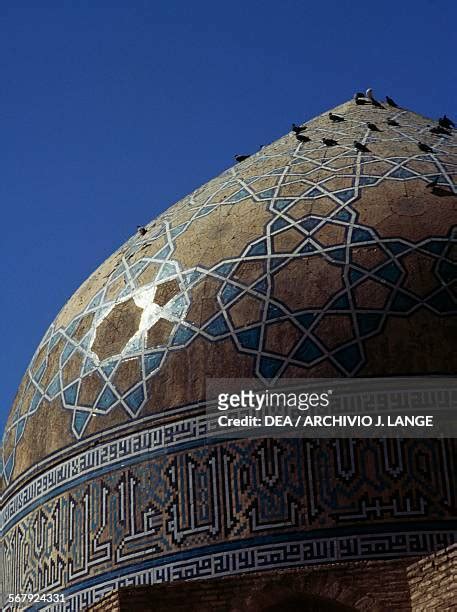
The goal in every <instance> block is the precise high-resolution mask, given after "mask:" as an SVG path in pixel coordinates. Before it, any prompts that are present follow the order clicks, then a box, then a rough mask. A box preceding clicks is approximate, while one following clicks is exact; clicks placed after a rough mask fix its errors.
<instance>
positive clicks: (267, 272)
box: [3, 101, 457, 582]
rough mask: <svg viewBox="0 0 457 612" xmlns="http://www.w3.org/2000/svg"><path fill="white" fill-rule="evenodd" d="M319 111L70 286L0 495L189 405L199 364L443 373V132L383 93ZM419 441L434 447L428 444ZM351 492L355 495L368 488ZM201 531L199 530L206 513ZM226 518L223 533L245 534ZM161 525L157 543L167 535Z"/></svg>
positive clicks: (448, 227) (456, 164) (214, 373)
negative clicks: (391, 103)
mask: <svg viewBox="0 0 457 612" xmlns="http://www.w3.org/2000/svg"><path fill="white" fill-rule="evenodd" d="M333 112H334V113H337V114H338V115H341V116H342V117H343V118H344V121H332V120H331V119H330V118H329V116H328V113H325V114H323V115H321V116H320V117H317V118H316V119H313V120H311V121H309V122H308V123H307V124H306V130H305V131H304V132H303V134H304V135H306V136H307V137H308V138H309V141H304V140H298V139H297V137H296V135H295V134H294V133H293V132H292V133H289V134H287V135H286V136H284V137H283V138H280V139H279V140H277V141H276V142H274V143H272V144H271V145H269V146H266V147H263V148H262V149H261V150H260V151H259V152H258V153H256V154H255V155H253V156H251V157H249V158H248V159H247V160H245V161H243V162H241V163H239V164H237V165H235V166H234V167H232V168H230V169H229V170H227V171H225V172H224V173H222V174H221V175H220V176H218V177H217V178H215V179H213V180H212V181H210V182H209V183H207V184H206V185H204V186H203V187H201V188H200V189H198V190H196V191H195V192H194V193H192V194H191V195H189V196H187V197H185V198H184V199H183V200H181V201H179V202H178V203H177V204H175V205H174V206H172V207H171V208H169V209H168V210H167V211H166V212H164V213H163V214H162V215H161V216H160V217H159V218H158V219H156V220H155V221H153V222H151V223H150V224H149V225H148V226H146V228H145V229H146V230H147V231H146V232H145V233H144V234H143V235H141V234H140V233H138V234H136V235H135V236H133V237H132V238H131V239H130V240H129V241H128V242H127V243H126V244H125V245H123V246H122V247H121V248H120V249H119V250H118V251H117V252H116V253H114V254H113V255H112V256H111V257H110V258H109V259H108V260H107V261H106V262H105V263H103V264H102V265H101V266H100V268H99V269H98V270H97V271H96V272H95V273H94V274H93V275H92V276H91V277H90V278H89V279H88V280H87V281H86V282H85V283H84V284H83V285H82V286H81V287H80V289H79V290H78V291H77V292H76V293H75V294H74V296H73V297H72V298H71V299H70V300H69V302H68V303H67V304H66V305H65V307H64V308H63V309H62V311H61V312H60V313H59V314H58V316H57V318H56V319H55V321H54V322H53V324H52V325H51V327H50V328H49V330H48V331H47V332H46V334H45V336H44V338H43V340H42V342H41V343H40V345H39V347H38V348H37V350H36V353H35V355H34V357H33V359H32V362H31V364H30V366H29V368H28V370H27V372H26V373H25V375H24V378H23V380H22V383H21V385H20V388H19V391H18V394H17V397H16V400H15V402H14V405H13V408H12V410H11V413H10V416H9V419H8V423H7V426H6V430H5V436H4V441H3V460H4V472H5V481H6V486H7V491H6V499H7V501H8V500H9V499H13V498H14V495H19V492H20V491H21V490H22V489H23V488H24V487H25V486H26V483H28V482H32V481H33V479H34V478H35V479H36V478H38V477H39V475H40V474H43V473H45V472H46V471H49V470H52V469H54V467H55V466H59V465H63V463H64V462H65V461H67V460H70V459H71V458H72V457H74V456H80V455H81V453H83V452H85V451H86V450H87V449H89V448H94V447H97V445H98V444H102V443H106V442H109V441H110V440H117V439H118V438H120V437H121V436H125V435H127V434H129V435H130V434H133V433H134V432H137V431H140V430H141V431H143V430H145V429H146V428H150V427H151V426H152V425H154V426H159V425H160V424H161V423H163V422H164V421H166V422H175V421H178V420H179V419H180V418H182V415H183V414H186V415H188V414H191V413H192V412H193V413H195V414H197V413H198V412H199V411H201V408H202V402H203V401H204V397H205V382H206V378H207V377H222V376H224V377H251V376H252V377H260V378H264V379H276V378H278V377H289V378H291V377H335V376H338V377H339V376H341V377H347V376H386V375H399V374H412V375H416V374H418V375H419V374H449V373H452V374H455V372H456V371H457V352H456V351H455V342H452V341H451V338H452V334H453V335H454V336H453V337H454V338H455V337H456V335H457V334H456V316H455V315H456V314H457V301H456V263H455V262H456V255H457V246H456V245H457V234H456V230H455V226H456V224H457V197H456V192H457V190H456V183H457V178H456V177H457V139H456V137H455V132H454V131H453V130H450V131H449V134H435V133H432V132H431V131H430V129H431V127H432V126H433V125H435V123H433V122H432V121H431V120H429V119H426V118H424V117H421V116H419V115H417V114H415V113H413V112H410V111H407V110H403V109H399V108H391V107H388V106H386V107H375V106H373V105H371V104H365V105H356V104H355V103H354V102H353V101H351V102H348V103H345V104H343V105H341V106H339V107H338V108H336V109H334V111H333ZM387 119H393V120H394V121H393V122H392V121H391V122H390V124H388V123H387ZM367 123H372V124H374V126H375V127H374V126H373V125H371V127H369V126H368V125H367ZM392 123H396V124H397V125H391V124H392ZM375 128H377V129H375ZM323 139H333V140H334V141H336V143H334V144H332V143H327V144H325V143H324V142H323ZM354 141H357V142H359V143H361V144H362V145H363V146H362V147H360V148H362V149H363V150H357V149H356V148H355V146H354ZM419 143H425V144H427V145H429V147H430V150H423V149H424V148H425V149H427V147H422V148H421V145H419ZM328 144H330V145H332V146H327V145H328ZM409 442H410V443H411V445H413V442H414V444H416V445H417V444H419V442H417V441H409ZM243 444H245V445H247V444H248V443H247V442H244V443H243ZM428 446H429V449H432V447H433V448H434V449H435V450H430V457H429V458H432V459H431V460H433V457H434V456H435V454H436V456H438V455H439V454H440V452H441V451H439V450H438V446H439V445H438V442H436V444H434V445H432V444H429V445H428ZM240 448H241V446H240ZM107 452H109V451H107ZM240 452H242V451H240ZM243 452H246V453H247V455H249V452H250V451H248V450H245V451H243ZM284 452H285V451H284ZM316 452H317V453H319V452H321V451H316ZM322 452H323V451H322ZM372 452H373V453H376V452H379V450H378V451H375V450H373V451H372ZM421 452H425V451H421ZM247 455H246V456H247ZM116 457H118V455H116ZM321 459H322V457H321ZM164 460H165V459H164V457H163V456H161V457H160V458H159V459H157V460H155V461H156V463H155V466H156V467H155V468H154V469H155V470H157V471H158V472H160V470H162V469H165V468H164V466H162V463H163V461H164ZM176 461H177V460H176ZM247 461H248V460H247ZM290 461H291V462H292V463H293V461H294V459H293V458H291V459H290ZM161 462H162V463H161ZM114 463H115V459H113V465H114ZM403 467H404V466H403ZM167 469H171V468H167ZM174 469H176V470H177V469H178V468H174ZM355 469H356V468H355V467H354V470H355ZM424 469H425V468H424ZM446 469H447V468H446ZM113 470H114V468H113ZM113 474H114V471H113ZM113 477H114V476H113ZM297 477H298V476H297ZM359 477H360V479H361V481H363V480H364V476H363V475H360V474H359ZM302 478H303V479H304V478H305V476H302ZM379 478H380V481H381V480H383V482H384V480H385V478H384V476H383V477H382V478H381V476H379ZM408 478H409V476H408ZM421 478H423V482H422V481H421V482H422V484H421V485H420V486H421V487H423V489H424V491H425V489H427V488H428V493H427V495H429V498H430V499H429V501H428V502H427V504H426V506H427V508H426V510H424V511H423V513H422V514H420V518H421V520H426V518H427V516H428V515H427V512H429V511H430V513H431V514H430V515H433V517H434V518H437V517H440V516H445V515H446V512H447V509H446V508H447V507H446V508H445V507H444V506H441V505H440V504H441V502H440V501H439V497H440V495H442V491H441V490H440V486H439V485H438V484H436V486H435V489H433V487H432V489H433V491H432V492H430V482H429V481H428V480H427V478H426V477H425V476H421ZM105 480H106V479H105ZM394 480H395V481H396V483H395V486H397V484H398V482H397V481H398V480H399V478H397V477H395V478H394ZM419 480H420V479H419ZM106 482H107V481H106ZM408 482H409V481H408ZM384 484H385V483H384ZM111 485H112V483H111V484H110V485H108V484H107V485H106V486H107V487H108V488H110V487H111ZM251 485H252V482H251ZM113 486H114V485H113ZM160 486H161V485H160ZM160 486H159V488H160ZM169 486H171V485H169ZM173 486H174V485H173ZM176 486H177V485H176ZM246 486H248V485H246ZM383 486H384V485H383ZM386 486H387V485H386ZM392 486H393V485H392ZM399 486H400V485H399ZM405 486H406V485H405ZM410 486H412V485H411V484H410V483H409V484H408V487H410ZM418 486H419V485H418ZM381 488H382V487H381ZM60 490H61V489H58V491H60ZM421 490H422V489H421ZM56 491H57V490H56ZM59 494H60V493H59ZM30 495H31V494H30ZM55 495H57V492H56V493H53V494H52V495H50V496H49V495H48V496H47V497H46V498H45V499H46V500H49V499H52V498H53V496H55ZM354 495H355V496H356V497H355V498H354V499H357V500H358V501H357V502H356V504H355V505H356V506H357V508H358V507H359V506H358V503H359V501H360V499H362V497H363V496H368V497H369V494H368V493H367V492H366V490H365V489H363V491H362V492H361V493H360V497H357V496H358V495H359V493H357V494H355V493H354ZM395 495H396V494H394V495H393V497H394V498H395ZM399 495H400V494H399ZM417 495H418V498H417V499H419V498H420V494H419V493H418V494H417ZM370 499H371V498H370ZM143 501H144V500H143ZM40 503H41V502H40ZM42 503H44V501H43V502H42ZM145 503H146V502H145ZM207 503H209V501H208V500H207ZM240 503H241V502H240ZM288 503H289V502H288ZM386 503H387V502H386ZM27 504H31V502H30V501H29V498H28V497H27V498H26V500H25V501H24V499H23V501H22V503H21V504H19V506H17V505H16V506H14V508H13V506H10V510H9V509H8V506H7V505H6V506H5V507H6V508H7V510H6V519H7V522H8V524H11V525H13V524H14V522H16V523H17V521H18V520H19V519H22V517H24V516H29V517H30V513H29V514H27V512H29V511H28V510H24V507H25V506H27ZM154 504H155V505H154ZM154 504H152V505H151V508H152V506H154V508H156V507H157V508H158V507H159V506H160V503H159V502H154ZM322 504H323V505H325V504H324V502H322ZM418 504H419V502H418ZM330 505H331V504H330V502H329V509H328V512H327V510H326V511H325V513H327V514H328V516H330V515H331V510H330ZM419 505H420V504H419ZM146 506H147V504H146ZM146 506H145V510H144V512H145V513H146V514H147V512H148V511H147V509H146ZM292 506H293V504H292ZM292 506H291V505H290V503H289V506H288V507H289V510H288V512H289V514H290V516H289V522H290V525H294V527H295V528H299V529H302V528H304V527H303V525H302V524H295V523H294V521H295V520H297V521H298V519H296V518H294V517H295V516H296V515H298V513H299V508H298V505H297V504H296V505H295V506H294V508H295V510H291V507H292ZM32 507H37V505H36V503H35V506H30V508H32ZM243 507H244V506H243ZM157 508H156V509H155V510H150V515H148V517H149V518H148V519H146V518H145V517H146V514H144V516H143V518H144V520H151V521H154V520H156V519H155V518H153V517H156V514H157V513H158V514H157V516H158V515H159V514H160V512H163V510H157ZM238 511H239V512H241V510H237V511H235V510H234V512H235V514H236V512H238ZM46 512H47V511H46ZM252 512H254V511H253V510H252V507H251V518H252V516H253V515H252ZM316 512H320V510H319V511H318V510H316ZM367 512H368V511H367ZM380 512H381V511H380ZM386 512H387V510H386ZM294 513H295V514H294ZM325 513H324V514H325ZM292 514H294V517H293V516H292ZM327 514H326V516H327ZM375 514H376V513H375ZM381 514H382V512H381ZM418 516H419V515H418ZM14 517H16V519H15V521H13V519H14ZM23 520H25V519H23ZM157 520H158V521H159V522H160V519H157ZM170 520H171V519H170ZM173 520H175V521H178V519H177V518H175V519H173ZM183 520H184V519H183ZM230 520H233V525H235V524H238V523H237V521H238V520H239V525H241V524H244V523H243V521H242V520H241V519H238V518H236V517H235V516H234V517H232V519H230ZM246 520H247V519H246ZM328 520H330V519H328ZM332 520H333V519H332ZM252 521H253V523H252V524H254V523H255V519H252ZM326 521H327V519H322V520H321V521H320V523H319V526H320V527H322V526H326V525H327V522H326ZM273 522H274V521H273ZM174 524H175V527H176V525H177V522H175V523H174ZM309 525H310V526H311V527H313V525H312V520H311V519H309ZM264 527H265V526H264ZM313 528H317V525H314V527H313ZM208 529H209V528H208ZM208 529H206V528H205V529H203V530H202V533H204V534H206V533H210V532H211V537H209V536H208V538H209V540H208V541H210V540H211V542H213V543H214V542H215V541H216V540H217V536H216V533H219V531H218V527H217V526H215V525H213V527H212V528H211V529H212V531H211V529H210V530H209V531H208ZM226 529H228V530H230V529H229V528H228V527H226ZM246 529H247V528H246ZM255 529H258V530H261V526H259V525H257V527H256V528H254V527H253V526H252V525H251V532H250V534H249V535H250V536H253V535H254V532H255ZM265 529H266V527H265ZM237 530H238V531H237V533H235V534H234V535H233V534H230V537H232V535H233V537H235V536H236V537H238V536H240V537H241V535H243V537H246V535H247V531H245V528H244V527H243V528H242V527H241V526H239V527H237ZM171 531H173V529H172V530H171ZM177 531H178V529H177V527H176V529H175V533H174V534H172V535H170V536H169V537H168V536H167V537H168V540H167V542H168V544H167V545H163V549H164V550H172V549H173V547H174V546H178V545H180V544H182V542H184V540H185V536H184V535H183V533H181V532H180V535H177ZM184 531H185V530H184ZM235 531H236V530H235ZM205 537H206V536H205ZM224 537H225V536H223V535H221V538H222V539H224ZM227 537H228V536H227ZM163 538H164V539H166V537H165V535H164V536H163ZM202 538H203V536H202ZM202 538H200V540H199V542H200V544H198V542H197V541H195V542H194V543H193V544H192V545H194V546H197V544H198V545H199V546H200V545H203V544H202V543H203V541H204V538H203V539H202ZM113 546H114V544H113ZM158 546H159V545H158ZM160 546H162V545H160ZM160 546H159V548H160ZM167 546H168V548H167ZM189 546H190V545H189ZM122 550H123V551H124V552H125V549H124V548H123V549H122ZM162 552H163V551H162ZM113 554H114V553H113ZM145 554H146V553H145ZM148 554H149V553H148ZM151 554H152V553H151ZM62 555H63V557H64V556H65V555H64V554H63V553H62ZM121 556H122V555H121ZM132 558H133V557H132ZM63 563H64V565H65V563H66V562H65V561H63ZM109 563H110V562H108V565H109ZM65 567H66V566H65ZM64 571H69V570H68V568H67V569H65V570H64ZM74 571H76V570H74ZM94 571H95V570H94ZM104 571H105V570H104ZM70 574H71V572H70ZM89 574H90V572H88V573H87V576H88V575H89ZM85 575H86V574H85ZM66 582H71V576H70V575H69V576H67V578H66Z"/></svg>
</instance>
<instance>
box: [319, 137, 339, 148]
mask: <svg viewBox="0 0 457 612" xmlns="http://www.w3.org/2000/svg"><path fill="white" fill-rule="evenodd" d="M322 142H323V143H324V144H325V146H326V147H334V146H335V145H337V144H338V142H337V141H336V140H333V138H323V139H322Z"/></svg>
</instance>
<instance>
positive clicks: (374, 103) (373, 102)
mask: <svg viewBox="0 0 457 612" xmlns="http://www.w3.org/2000/svg"><path fill="white" fill-rule="evenodd" d="M365 96H366V97H367V98H368V100H370V102H371V103H372V104H373V106H376V108H384V107H383V105H382V104H381V103H380V102H378V101H377V100H376V99H375V97H374V96H373V90H372V89H371V87H369V88H368V89H367V92H366V94H365Z"/></svg>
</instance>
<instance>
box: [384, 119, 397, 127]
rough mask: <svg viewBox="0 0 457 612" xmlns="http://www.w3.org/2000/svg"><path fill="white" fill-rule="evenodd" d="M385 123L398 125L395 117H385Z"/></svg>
mask: <svg viewBox="0 0 457 612" xmlns="http://www.w3.org/2000/svg"><path fill="white" fill-rule="evenodd" d="M386 123H387V125H395V126H398V125H400V124H399V123H398V121H395V119H387V121H386Z"/></svg>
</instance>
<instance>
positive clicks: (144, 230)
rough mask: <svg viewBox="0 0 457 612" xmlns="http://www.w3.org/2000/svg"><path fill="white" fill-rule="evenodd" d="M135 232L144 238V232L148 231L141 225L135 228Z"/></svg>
mask: <svg viewBox="0 0 457 612" xmlns="http://www.w3.org/2000/svg"><path fill="white" fill-rule="evenodd" d="M136 229H137V232H138V233H139V234H140V236H144V235H145V234H146V232H147V231H148V230H147V229H146V228H145V227H143V226H142V225H137V226H136Z"/></svg>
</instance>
